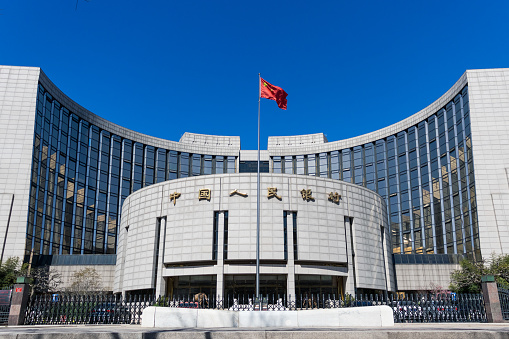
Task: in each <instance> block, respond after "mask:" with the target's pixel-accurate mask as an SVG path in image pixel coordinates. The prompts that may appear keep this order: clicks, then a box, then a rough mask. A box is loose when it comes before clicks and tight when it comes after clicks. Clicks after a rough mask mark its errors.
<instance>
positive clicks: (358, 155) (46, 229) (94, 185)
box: [26, 86, 479, 254]
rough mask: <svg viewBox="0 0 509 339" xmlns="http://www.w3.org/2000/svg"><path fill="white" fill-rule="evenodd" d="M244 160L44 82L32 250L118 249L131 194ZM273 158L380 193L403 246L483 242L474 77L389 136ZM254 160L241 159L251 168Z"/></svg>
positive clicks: (427, 249)
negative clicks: (171, 144)
mask: <svg viewBox="0 0 509 339" xmlns="http://www.w3.org/2000/svg"><path fill="white" fill-rule="evenodd" d="M236 160H237V159H236V157H232V156H222V155H206V154H191V153H185V152H177V151H174V150H167V149H161V148H156V147H153V146H150V145H144V144H141V143H138V142H133V141H131V140H128V139H124V138H121V137H119V136H117V135H114V134H111V133H109V132H108V131H105V130H101V129H100V128H98V127H97V126H94V125H92V124H90V123H88V122H87V121H85V120H83V119H81V118H79V117H78V116H77V115H76V114H74V113H72V112H70V111H69V110H68V109H67V108H66V107H63V106H62V105H60V103H59V102H58V101H57V100H54V99H53V97H52V96H51V94H50V93H48V92H47V91H46V90H45V89H44V88H43V87H42V86H39V92H38V96H37V112H36V121H35V133H34V149H33V163H32V181H31V191H30V205H29V218H28V226H27V245H26V248H27V254H28V252H29V251H30V250H31V249H32V248H33V251H34V253H35V254H89V253H115V251H116V237H117V228H118V222H119V217H120V211H121V206H122V203H123V201H124V199H125V198H126V197H127V196H128V195H129V194H131V193H133V192H134V191H136V190H138V189H140V188H142V187H145V186H148V185H151V184H154V183H158V182H162V181H165V180H171V179H176V178H184V177H188V176H197V175H207V174H216V173H235V172H237V171H238V169H237V168H236ZM271 160H272V161H271V165H272V166H271V168H270V170H271V172H273V173H292V174H301V175H313V176H320V177H328V178H332V179H336V180H344V181H347V182H352V183H355V184H358V185H362V186H365V187H367V188H369V189H371V190H373V191H375V192H377V193H378V194H380V195H381V196H382V197H383V198H384V199H385V201H386V203H387V208H388V215H389V222H390V227H391V234H392V239H391V240H392V247H393V252H394V253H403V254H407V253H428V254H432V253H446V254H456V253H458V254H462V253H463V254H476V253H475V252H476V251H478V249H479V246H478V241H479V239H478V229H477V212H476V199H475V180H474V179H475V178H474V174H473V173H474V172H473V159H472V141H471V133H470V118H469V104H468V88H467V87H465V88H464V89H463V90H462V91H461V93H460V94H458V95H457V96H456V97H455V98H454V99H453V100H451V102H449V103H447V105H445V107H444V108H442V109H440V110H439V111H438V112H437V113H436V114H434V115H432V116H430V117H429V118H428V119H426V120H425V121H422V122H420V123H419V124H417V125H415V126H412V127H410V128H408V129H407V130H405V131H401V132H399V133H397V134H395V135H392V136H389V137H387V138H384V139H381V140H377V141H375V142H372V143H367V144H364V145H359V146H355V147H352V148H349V149H342V150H336V151H332V152H323V153H318V154H305V155H294V156H284V157H272V159H271ZM264 165H266V164H265V163H264ZM254 168H255V166H254V163H250V164H247V163H242V171H246V172H251V171H253V170H254ZM285 220H286V219H285ZM225 232H227V229H226V231H225ZM294 244H295V245H296V242H294ZM225 246H227V244H225Z"/></svg>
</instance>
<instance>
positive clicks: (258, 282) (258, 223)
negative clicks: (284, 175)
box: [256, 73, 262, 298]
mask: <svg viewBox="0 0 509 339" xmlns="http://www.w3.org/2000/svg"><path fill="white" fill-rule="evenodd" d="M261 83H262V80H261V76H260V73H258V167H257V171H256V192H257V193H256V298H259V297H260V98H261V91H262V88H261V86H262V85H261Z"/></svg>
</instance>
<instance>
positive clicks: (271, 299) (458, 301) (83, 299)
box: [25, 294, 486, 325]
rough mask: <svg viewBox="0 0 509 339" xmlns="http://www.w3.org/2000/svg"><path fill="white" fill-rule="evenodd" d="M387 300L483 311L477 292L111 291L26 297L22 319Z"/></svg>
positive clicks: (451, 317)
mask: <svg viewBox="0 0 509 339" xmlns="http://www.w3.org/2000/svg"><path fill="white" fill-rule="evenodd" d="M376 305H387V306H389V307H391V309H392V311H393V316H394V321H395V322H397V323H401V322H409V323H415V322H485V321H486V311H485V308H484V300H483V297H482V295H481V294H458V295H454V294H438V295H437V294H412V295H408V296H407V297H406V298H398V297H397V296H395V295H355V296H352V295H346V296H344V297H342V298H341V297H337V296H335V295H324V294H322V295H315V294H309V295H307V294H305V295H297V296H290V297H287V296H285V295H265V296H263V297H262V298H260V299H257V298H255V297H254V295H227V296H224V297H220V296H218V297H215V296H210V297H208V296H206V295H204V294H202V295H201V297H200V296H198V295H185V296H174V297H172V298H168V297H158V298H156V297H155V296H129V297H127V298H121V297H120V296H115V295H62V294H59V295H57V296H55V295H53V296H37V297H35V298H32V299H31V300H30V303H29V306H28V308H27V312H26V317H25V325H40V324H48V325H54V324H140V322H141V314H142V312H143V309H145V308H146V307H148V306H161V307H175V308H177V307H179V308H209V309H218V310H230V311H259V310H262V311H295V310H306V309H308V310H312V309H327V308H345V307H369V306H376Z"/></svg>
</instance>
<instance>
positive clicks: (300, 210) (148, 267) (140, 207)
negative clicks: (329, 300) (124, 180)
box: [115, 174, 394, 294]
mask: <svg viewBox="0 0 509 339" xmlns="http://www.w3.org/2000/svg"><path fill="white" fill-rule="evenodd" d="M260 186H261V220H260V260H262V261H264V260H272V261H274V262H275V263H274V264H270V262H267V263H264V264H263V265H261V268H260V273H261V274H286V275H288V277H289V287H288V288H289V290H290V289H291V286H290V285H291V280H292V279H294V276H295V274H316V275H333V276H344V277H346V278H347V286H346V291H347V292H350V293H353V292H354V289H353V288H354V286H353V282H354V280H355V281H356V282H357V287H358V288H370V289H381V290H385V289H386V286H388V287H389V289H390V290H392V289H393V286H394V280H393V279H392V276H391V275H390V274H388V273H387V270H388V268H389V267H391V266H392V260H391V257H390V255H388V252H387V251H388V249H389V248H390V246H389V244H388V243H387V241H388V238H389V237H388V235H389V232H388V227H387V221H386V220H387V216H386V212H385V211H386V206H385V203H384V201H383V199H382V198H381V197H380V196H378V195H377V194H376V193H374V192H372V191H370V190H367V189H365V188H363V187H360V186H356V185H353V184H349V183H345V182H340V181H334V180H330V179H322V178H315V177H306V176H299V175H285V174H277V175H276V174H262V175H261V185H260ZM268 187H275V188H277V194H278V195H279V196H280V197H281V199H278V198H277V197H272V198H268V197H267V193H268V190H267V188H268ZM200 189H210V190H211V199H210V201H208V200H199V199H198V192H199V190H200ZM302 189H311V191H312V196H313V198H314V200H309V201H308V200H304V199H303V198H302V195H301V190H302ZM234 190H238V191H239V192H240V193H243V194H247V196H246V197H243V196H240V195H237V194H233V195H231V194H230V193H231V192H233V191H234ZM175 192H177V193H180V194H181V195H180V197H179V198H178V199H177V200H176V202H175V204H173V202H172V201H170V195H171V194H172V193H175ZM330 192H337V193H338V194H340V195H341V196H342V199H341V200H340V203H339V204H335V203H334V202H332V201H329V200H328V195H329V193H330ZM214 211H228V254H227V255H228V260H231V261H228V262H224V260H223V258H222V244H223V232H222V225H223V222H222V220H224V219H221V221H220V223H219V224H220V225H221V227H220V231H219V242H218V254H220V255H218V260H217V263H216V262H213V261H212V259H213V258H212V247H213V218H214ZM283 211H292V212H297V243H298V260H294V258H293V248H292V247H291V243H292V242H293V234H292V228H293V224H292V219H291V216H289V217H288V236H287V237H288V240H292V241H289V244H288V264H287V265H281V262H282V261H283V260H284V234H283ZM345 217H350V218H353V224H352V227H351V229H352V231H353V244H352V243H351V239H352V238H351V237H350V224H349V223H348V222H346V223H345ZM158 218H166V220H167V223H166V227H164V223H162V224H161V225H162V226H161V232H160V233H158V221H157V220H158ZM223 218H224V217H223ZM126 227H128V230H126ZM164 228H165V229H164ZM382 230H383V231H384V232H385V236H384V241H385V244H384V245H382V235H381V231H382ZM158 234H160V236H159V239H161V240H162V241H161V243H162V244H164V246H161V248H160V249H159V253H157V251H156V248H157V246H156V244H157V241H158ZM290 238H291V239H290ZM352 245H353V246H352ZM352 247H353V249H354V250H355V257H353V256H352ZM158 256H159V258H161V259H162V260H163V261H164V264H166V265H169V267H166V268H162V267H159V268H158V272H157V273H156V269H155V268H156V258H157V257H158ZM255 258H256V174H229V175H225V174H223V175H210V176H201V177H192V178H185V179H179V180H173V181H169V182H164V183H160V184H157V185H153V186H150V187H147V188H144V189H142V190H139V191H137V192H135V193H133V194H132V195H130V196H129V197H128V198H127V199H126V200H125V202H124V206H123V210H122V225H121V230H120V238H119V247H118V253H117V268H116V274H115V291H116V292H125V291H129V290H137V289H148V288H154V287H155V286H156V285H157V286H159V285H160V281H155V279H156V275H158V277H159V278H158V279H161V278H160V276H164V277H170V276H180V275H209V274H212V275H218V279H217V280H218V282H219V281H221V284H222V274H255V267H254V266H253V265H247V264H242V263H239V264H235V263H234V262H232V261H235V260H251V261H252V260H254V259H255ZM329 264H335V265H336V266H327V265H329ZM180 265H182V267H179V266H180ZM354 265H355V269H354ZM160 270H162V272H160ZM354 272H355V275H356V276H355V279H354ZM292 277H293V278H292ZM161 292H163V293H164V291H161ZM218 293H219V294H221V291H218Z"/></svg>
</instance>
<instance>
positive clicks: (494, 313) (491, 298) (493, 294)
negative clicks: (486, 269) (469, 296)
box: [481, 275, 504, 323]
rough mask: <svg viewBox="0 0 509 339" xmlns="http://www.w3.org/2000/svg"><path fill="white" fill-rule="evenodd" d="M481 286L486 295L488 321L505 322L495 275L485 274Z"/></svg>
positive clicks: (485, 303) (485, 304)
mask: <svg viewBox="0 0 509 339" xmlns="http://www.w3.org/2000/svg"><path fill="white" fill-rule="evenodd" d="M481 286H482V294H483V297H484V306H485V308H486V318H487V320H488V322H489V323H502V322H504V317H503V316H502V308H501V306H500V298H499V297H498V288H497V283H496V281H495V277H494V276H492V275H485V276H483V277H482V283H481Z"/></svg>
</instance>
